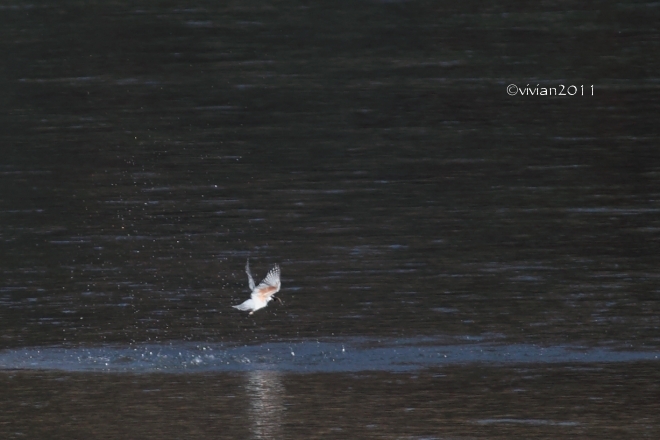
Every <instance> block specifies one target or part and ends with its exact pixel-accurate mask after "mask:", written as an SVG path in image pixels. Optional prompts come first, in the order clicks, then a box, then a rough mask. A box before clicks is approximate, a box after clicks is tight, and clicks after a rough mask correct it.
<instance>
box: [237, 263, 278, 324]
mask: <svg viewBox="0 0 660 440" xmlns="http://www.w3.org/2000/svg"><path fill="white" fill-rule="evenodd" d="M245 273H247V276H248V283H249V285H250V290H251V291H252V295H251V297H250V299H248V300H246V301H244V302H243V303H242V304H239V305H237V306H232V307H234V308H235V309H238V310H244V311H249V312H250V315H251V314H253V313H254V312H256V311H257V310H259V309H263V308H264V307H266V306H267V305H268V303H269V302H270V301H272V300H273V298H274V295H275V294H276V293H277V292H279V291H280V286H281V282H280V266H278V265H277V264H276V265H275V266H273V268H272V269H271V270H270V272H268V275H266V278H264V280H263V281H262V282H261V283H259V285H258V286H255V285H254V279H253V278H252V273H250V260H248V262H247V264H246V265H245Z"/></svg>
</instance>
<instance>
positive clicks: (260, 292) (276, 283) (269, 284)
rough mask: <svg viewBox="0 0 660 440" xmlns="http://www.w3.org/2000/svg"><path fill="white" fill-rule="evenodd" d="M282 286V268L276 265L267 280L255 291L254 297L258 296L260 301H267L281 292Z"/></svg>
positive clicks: (253, 292)
mask: <svg viewBox="0 0 660 440" xmlns="http://www.w3.org/2000/svg"><path fill="white" fill-rule="evenodd" d="M280 285H281V283H280V266H278V265H277V264H276V265H275V266H274V267H273V268H272V269H271V270H270V272H268V275H266V278H264V280H263V281H262V282H261V283H259V285H258V286H257V287H256V288H255V289H253V291H252V297H255V296H256V297H257V298H259V299H260V300H262V301H266V300H268V298H270V297H271V296H273V295H274V294H276V293H277V292H278V291H279V290H280Z"/></svg>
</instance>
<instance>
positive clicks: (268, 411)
mask: <svg viewBox="0 0 660 440" xmlns="http://www.w3.org/2000/svg"><path fill="white" fill-rule="evenodd" d="M280 376H281V374H280V373H278V372H277V371H268V370H254V371H249V372H248V373H247V386H246V391H247V395H248V397H249V399H250V407H249V410H248V414H249V420H250V430H251V431H252V435H253V437H254V438H257V439H273V438H280V437H281V432H280V430H281V425H282V417H283V414H284V404H283V396H284V386H283V385H282V381H281V378H280Z"/></svg>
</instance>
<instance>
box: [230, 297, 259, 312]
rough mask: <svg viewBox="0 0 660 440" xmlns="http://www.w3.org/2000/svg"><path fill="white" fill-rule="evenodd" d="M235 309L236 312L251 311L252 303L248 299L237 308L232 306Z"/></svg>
mask: <svg viewBox="0 0 660 440" xmlns="http://www.w3.org/2000/svg"><path fill="white" fill-rule="evenodd" d="M232 307H233V308H235V309H238V310H252V309H253V308H254V304H253V303H252V300H251V299H248V300H247V301H245V302H243V303H242V304H239V305H237V306H232Z"/></svg>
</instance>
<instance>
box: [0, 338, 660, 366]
mask: <svg viewBox="0 0 660 440" xmlns="http://www.w3.org/2000/svg"><path fill="white" fill-rule="evenodd" d="M658 356H660V351H646V352H640V351H622V350H608V349H598V348H585V347H575V346H559V347H539V346H534V345H528V344H514V345H498V344H487V343H486V344H484V343H471V344H456V343H454V344H447V341H439V340H436V339H430V338H421V339H407V340H365V339H355V338H352V339H348V340H344V341H342V342H339V341H323V342H321V341H291V342H275V343H268V344H261V345H238V346H225V345H218V344H198V343H183V344H182V343H178V344H177V343H169V344H159V345H136V346H131V347H107V346H106V347H91V348H68V349H67V348H49V347H45V348H44V347H36V348H23V349H16V350H6V351H4V352H0V370H1V369H4V370H13V369H25V370H61V371H70V372H73V371H82V372H85V371H88V372H114V373H157V372H158V373H176V374H184V373H189V372H193V373H199V372H226V371H229V372H234V371H257V370H264V371H268V370H273V371H282V372H295V373H309V372H353V371H378V370H385V371H399V372H400V371H410V370H418V369H420V368H430V367H438V366H447V365H449V366H451V365H456V364H468V365H469V364H486V365H488V364H495V365H503V364H524V363H528V364H536V363H539V364H546V363H551V364H558V363H593V362H606V363H613V362H614V363H617V362H635V361H643V360H646V361H648V360H652V361H656V360H658Z"/></svg>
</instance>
